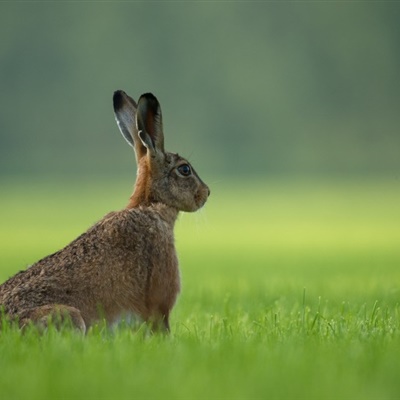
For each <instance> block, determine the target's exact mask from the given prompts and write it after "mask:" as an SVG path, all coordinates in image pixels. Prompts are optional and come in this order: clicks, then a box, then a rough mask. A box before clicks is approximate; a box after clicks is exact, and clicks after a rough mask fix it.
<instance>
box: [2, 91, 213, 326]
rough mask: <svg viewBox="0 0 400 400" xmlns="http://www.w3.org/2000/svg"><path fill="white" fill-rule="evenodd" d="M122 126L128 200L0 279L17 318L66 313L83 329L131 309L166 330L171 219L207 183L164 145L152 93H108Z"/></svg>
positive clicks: (170, 301)
mask: <svg viewBox="0 0 400 400" xmlns="http://www.w3.org/2000/svg"><path fill="white" fill-rule="evenodd" d="M114 112H115V115H116V120H117V123H118V125H119V127H120V130H121V132H122V134H123V135H124V137H125V138H126V140H127V141H128V143H129V144H130V145H131V146H132V147H134V149H135V154H136V159H137V164H138V176H137V181H136V185H135V190H134V193H133V194H132V196H131V198H130V201H129V203H128V205H127V207H126V208H125V209H123V210H121V211H116V212H111V213H109V214H107V215H106V216H105V217H104V218H103V219H101V220H100V221H99V222H98V223H97V224H95V225H94V226H93V227H91V228H90V229H88V230H87V231H86V232H85V233H83V234H82V235H81V236H79V237H78V238H77V239H75V240H74V241H73V242H71V243H70V244H69V245H67V246H66V247H65V248H64V249H62V250H60V251H58V252H56V253H54V254H51V255H49V256H47V257H45V258H43V259H42V260H40V261H38V262H37V263H36V264H34V265H32V266H31V267H30V268H28V269H27V270H25V271H21V272H19V273H18V274H16V275H15V276H13V277H12V278H10V279H9V280H7V281H6V282H5V283H3V284H2V285H1V286H0V307H2V308H3V310H4V312H5V314H6V315H7V316H8V317H10V318H11V319H17V320H18V321H19V324H20V326H26V325H27V324H29V323H34V324H37V325H39V326H42V327H45V326H46V324H47V322H48V321H49V319H50V318H51V319H55V318H56V317H57V318H58V321H63V320H64V319H69V320H70V321H71V322H72V324H73V325H74V326H75V327H76V328H78V329H80V330H81V331H83V332H85V331H86V329H87V328H88V327H90V326H91V325H92V324H93V323H95V322H96V321H99V320H100V319H102V318H104V319H105V320H106V321H107V323H109V324H112V323H114V322H116V321H118V320H120V319H121V318H123V317H124V316H125V315H131V314H134V315H137V316H139V317H140V318H142V319H143V320H144V321H148V322H149V323H150V325H151V327H152V329H153V330H159V329H161V330H164V331H169V315H170V312H171V310H172V307H173V306H174V303H175V301H176V298H177V295H178V293H179V290H180V280H179V269H178V259H177V256H176V251H175V246H174V232H173V229H174V224H175V221H176V219H177V217H178V213H179V211H196V210H197V209H199V208H200V207H202V206H203V205H204V203H205V202H206V200H207V198H208V196H209V193H210V191H209V189H208V187H207V186H206V185H205V184H204V183H203V182H202V181H201V179H200V178H199V177H198V175H197V174H196V172H195V171H194V169H193V168H192V167H191V165H190V164H189V163H188V161H186V160H185V159H183V158H182V157H180V156H179V155H177V154H173V153H167V152H165V151H164V136H163V130H162V117H161V108H160V105H159V103H158V101H157V99H156V98H155V97H154V96H153V95H151V94H149V93H148V94H144V95H142V96H141V97H140V99H139V102H138V105H136V103H135V101H134V100H132V99H131V98H130V97H129V96H128V95H127V94H126V93H124V92H123V91H117V92H115V93H114Z"/></svg>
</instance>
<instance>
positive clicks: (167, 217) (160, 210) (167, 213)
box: [149, 203, 179, 229]
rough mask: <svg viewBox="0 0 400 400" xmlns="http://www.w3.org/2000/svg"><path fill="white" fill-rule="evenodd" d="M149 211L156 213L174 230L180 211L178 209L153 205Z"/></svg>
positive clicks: (161, 204) (160, 204)
mask: <svg viewBox="0 0 400 400" xmlns="http://www.w3.org/2000/svg"><path fill="white" fill-rule="evenodd" d="M149 209H151V210H152V211H154V212H156V213H157V214H158V215H159V216H160V217H161V219H163V220H164V221H165V222H167V223H168V224H169V225H171V227H172V229H173V227H174V225H175V221H176V220H177V219H178V214H179V211H178V210H177V209H176V208H173V207H170V206H167V205H165V204H163V203H156V204H152V205H151V206H150V207H149Z"/></svg>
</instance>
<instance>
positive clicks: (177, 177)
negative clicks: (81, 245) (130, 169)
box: [113, 90, 210, 211]
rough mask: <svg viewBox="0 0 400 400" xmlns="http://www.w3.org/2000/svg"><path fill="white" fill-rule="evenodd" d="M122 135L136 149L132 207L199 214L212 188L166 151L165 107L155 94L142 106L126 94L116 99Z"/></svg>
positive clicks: (148, 95)
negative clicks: (160, 206)
mask: <svg viewBox="0 0 400 400" xmlns="http://www.w3.org/2000/svg"><path fill="white" fill-rule="evenodd" d="M113 103H114V112H115V118H116V120H117V123H118V126H119V128H120V131H121V133H122V135H123V136H124V137H125V139H126V141H127V142H128V143H129V144H130V145H131V146H132V147H133V148H134V149H135V154H136V160H137V163H138V177H137V181H136V186H135V191H134V193H133V195H132V197H131V201H130V203H129V204H128V207H137V206H139V205H150V204H152V203H155V202H156V203H157V202H160V203H163V204H166V205H167V206H170V207H173V208H175V209H177V210H179V211H196V210H198V209H199V208H201V207H202V206H203V205H204V203H205V202H206V201H207V198H208V196H209V194H210V190H209V188H208V186H207V185H206V184H205V183H204V182H203V181H202V180H201V179H200V178H199V176H198V175H197V173H196V171H195V170H194V169H193V167H192V166H191V165H190V164H189V162H188V161H187V160H185V159H184V158H182V157H180V156H179V155H178V154H173V153H167V152H165V150H164V133H163V124H162V116H161V107H160V104H159V103H158V100H157V99H156V98H155V97H154V96H153V95H152V94H151V93H146V94H143V95H142V96H140V98H139V101H138V103H137V104H136V102H135V101H134V100H133V99H132V98H130V97H129V96H128V95H127V94H126V93H125V92H123V91H122V90H118V91H116V92H115V93H114V97H113Z"/></svg>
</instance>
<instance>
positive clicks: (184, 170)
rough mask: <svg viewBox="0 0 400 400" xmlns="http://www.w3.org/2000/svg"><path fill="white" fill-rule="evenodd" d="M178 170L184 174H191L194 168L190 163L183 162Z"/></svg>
mask: <svg viewBox="0 0 400 400" xmlns="http://www.w3.org/2000/svg"><path fill="white" fill-rule="evenodd" d="M178 171H179V173H180V174H181V175H183V176H189V175H190V174H191V173H192V170H191V168H190V165H188V164H182V165H180V166H179V167H178Z"/></svg>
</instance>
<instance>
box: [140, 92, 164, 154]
mask: <svg viewBox="0 0 400 400" xmlns="http://www.w3.org/2000/svg"><path fill="white" fill-rule="evenodd" d="M136 119H137V128H138V131H139V137H140V139H141V141H142V143H143V145H144V146H145V147H146V148H147V151H148V152H149V154H150V156H152V157H155V156H156V154H160V153H161V154H164V133H163V126H162V115H161V107H160V104H159V102H158V100H157V99H156V97H155V96H153V95H152V94H151V93H146V94H143V95H141V96H140V99H139V101H138V107H137V115H136Z"/></svg>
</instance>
